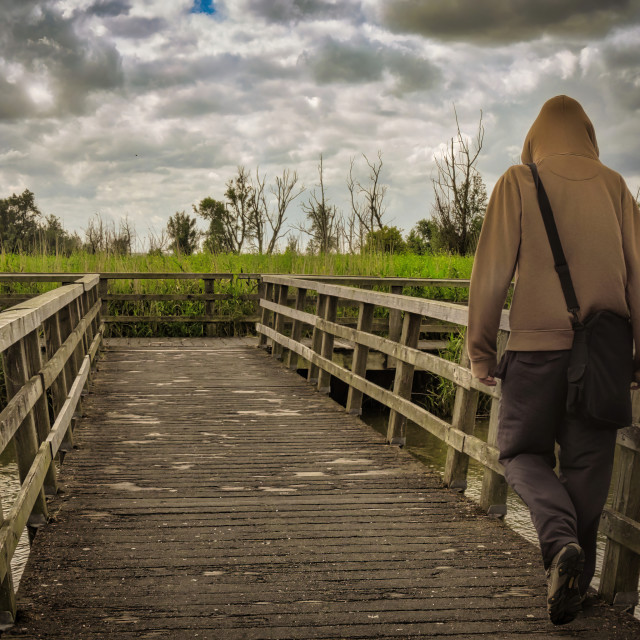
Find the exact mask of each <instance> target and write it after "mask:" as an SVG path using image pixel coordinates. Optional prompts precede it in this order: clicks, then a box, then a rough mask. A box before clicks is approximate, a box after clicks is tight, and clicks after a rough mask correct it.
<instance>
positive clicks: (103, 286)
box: [98, 276, 109, 333]
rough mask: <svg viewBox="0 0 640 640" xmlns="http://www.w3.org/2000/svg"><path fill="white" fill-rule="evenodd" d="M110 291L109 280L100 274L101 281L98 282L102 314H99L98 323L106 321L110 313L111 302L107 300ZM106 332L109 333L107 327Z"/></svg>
mask: <svg viewBox="0 0 640 640" xmlns="http://www.w3.org/2000/svg"><path fill="white" fill-rule="evenodd" d="M108 291H109V280H108V279H107V278H106V277H104V276H100V282H99V284H98V297H99V298H100V314H99V316H98V318H99V320H98V324H100V323H102V322H105V318H106V317H107V316H108V315H109V303H108V302H107V300H106V296H107V293H108ZM105 333H107V331H106V327H105Z"/></svg>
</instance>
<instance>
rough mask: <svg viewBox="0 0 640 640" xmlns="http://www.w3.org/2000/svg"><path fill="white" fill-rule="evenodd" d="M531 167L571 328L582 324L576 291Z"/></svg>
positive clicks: (544, 194) (544, 195) (535, 170)
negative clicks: (570, 316)
mask: <svg viewBox="0 0 640 640" xmlns="http://www.w3.org/2000/svg"><path fill="white" fill-rule="evenodd" d="M527 166H528V167H529V169H531V173H532V174H533V181H534V182H535V185H536V189H537V191H538V204H539V205H540V212H541V213H542V220H543V221H544V228H545V230H546V232H547V237H548V238H549V244H550V245H551V252H552V253H553V260H554V262H555V267H556V272H557V273H558V277H559V278H560V286H561V287H562V293H563V294H564V299H565V301H566V303H567V310H568V311H569V313H570V314H571V315H572V316H573V320H572V321H571V324H572V326H573V328H574V329H575V328H577V327H580V326H582V322H580V319H579V317H578V311H580V305H579V304H578V299H577V298H576V291H575V289H574V288H573V281H572V280H571V272H570V271H569V265H568V264H567V259H566V258H565V255H564V250H563V249H562V243H561V242H560V236H559V235H558V227H557V226H556V221H555V218H554V217H553V210H552V209H551V203H550V202H549V197H548V196H547V192H546V191H545V189H544V185H543V184H542V180H540V175H539V174H538V167H536V165H535V164H534V163H533V162H532V163H531V164H528V165H527Z"/></svg>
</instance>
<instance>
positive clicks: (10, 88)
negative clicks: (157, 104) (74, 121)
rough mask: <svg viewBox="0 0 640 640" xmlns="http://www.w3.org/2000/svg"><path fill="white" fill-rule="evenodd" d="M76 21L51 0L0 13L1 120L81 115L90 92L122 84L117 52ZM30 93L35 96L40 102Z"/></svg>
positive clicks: (11, 8) (28, 3)
mask: <svg viewBox="0 0 640 640" xmlns="http://www.w3.org/2000/svg"><path fill="white" fill-rule="evenodd" d="M79 20H81V18H79V17H78V15H77V14H73V15H71V16H69V17H65V16H63V15H62V13H61V12H60V11H59V9H58V8H57V6H55V4H54V3H52V2H44V3H43V2H33V1H26V2H20V3H14V4H12V5H11V6H10V7H9V8H8V9H6V10H5V9H3V20H2V22H1V23H0V62H1V63H2V64H1V65H0V69H1V70H0V85H1V86H2V98H0V120H2V119H13V118H17V117H28V116H37V115H46V116H50V115H64V114H67V113H81V112H83V110H84V107H85V102H86V98H87V97H88V96H89V94H91V93H92V92H93V91H97V90H109V89H114V88H115V87H118V86H120V85H121V84H122V82H123V73H122V68H121V58H120V54H119V53H118V51H117V49H116V48H115V47H114V45H113V44H111V43H110V42H109V41H107V40H104V39H101V38H98V37H95V36H93V35H92V36H85V35H82V34H81V33H80V30H79V28H78V21H79ZM34 90H35V91H36V92H38V91H39V92H40V94H39V97H40V100H41V101H42V100H43V102H41V103H40V104H39V103H38V94H37V93H36V94H35V95H34ZM43 96H44V99H43Z"/></svg>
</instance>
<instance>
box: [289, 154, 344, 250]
mask: <svg viewBox="0 0 640 640" xmlns="http://www.w3.org/2000/svg"><path fill="white" fill-rule="evenodd" d="M318 174H319V176H320V182H319V184H318V185H317V187H318V189H319V190H320V192H319V193H317V192H316V189H314V190H313V191H312V192H311V196H310V198H309V200H308V201H307V202H306V203H305V204H303V205H302V210H303V211H304V212H305V214H306V216H307V221H308V223H309V224H308V226H305V225H298V226H296V227H294V228H295V229H297V230H298V231H302V232H303V233H305V234H307V235H308V236H311V239H310V243H309V244H310V248H311V249H312V250H313V251H318V252H320V253H329V252H330V251H332V250H333V249H336V248H337V245H338V225H339V222H340V216H339V215H338V209H337V207H336V206H335V205H333V204H329V202H328V201H327V198H326V194H325V190H324V175H323V174H324V169H323V164H322V154H320V162H319V164H318Z"/></svg>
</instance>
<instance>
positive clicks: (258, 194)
mask: <svg viewBox="0 0 640 640" xmlns="http://www.w3.org/2000/svg"><path fill="white" fill-rule="evenodd" d="M266 179H267V176H266V174H265V175H264V176H262V178H260V167H257V168H256V181H255V183H254V182H252V183H251V200H250V203H249V223H248V226H249V235H250V236H251V238H252V239H253V240H254V241H255V244H256V246H257V249H258V253H260V254H262V253H264V245H265V241H266V235H267V222H268V221H269V222H270V221H271V219H270V216H269V207H268V205H267V199H266V196H265V193H264V183H265V181H266ZM269 253H271V252H270V251H269Z"/></svg>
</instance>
